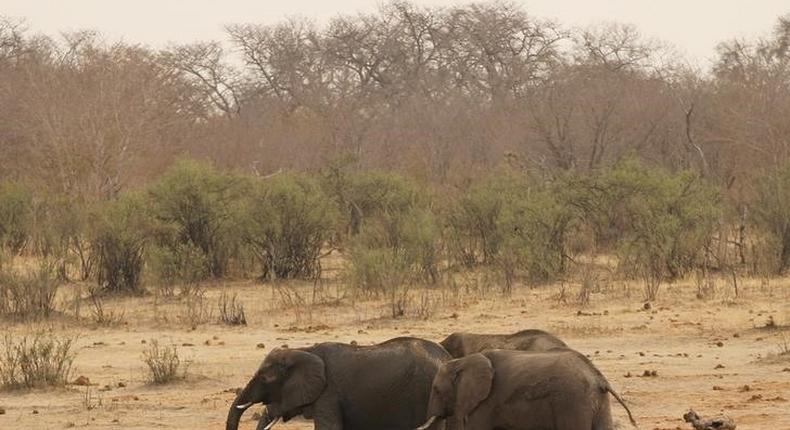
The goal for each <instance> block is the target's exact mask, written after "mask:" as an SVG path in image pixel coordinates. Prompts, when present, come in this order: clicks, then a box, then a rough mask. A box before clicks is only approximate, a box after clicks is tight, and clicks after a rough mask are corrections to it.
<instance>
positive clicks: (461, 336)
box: [441, 329, 568, 358]
mask: <svg viewBox="0 0 790 430" xmlns="http://www.w3.org/2000/svg"><path fill="white" fill-rule="evenodd" d="M441 344H442V346H443V347H444V349H446V350H447V352H449V353H450V355H452V356H453V357H454V358H461V357H465V356H467V355H469V354H474V353H476V352H483V351H485V350H486V349H513V350H519V351H535V352H538V351H548V350H550V349H552V348H565V347H567V346H568V345H566V344H565V342H563V341H562V340H560V339H559V338H558V337H556V336H554V335H552V334H551V333H548V332H545V331H543V330H534V329H530V330H522V331H520V332H517V333H513V334H475V333H460V332H457V333H453V334H451V335H450V336H447V338H446V339H444V340H443V341H441Z"/></svg>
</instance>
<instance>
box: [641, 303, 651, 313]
mask: <svg viewBox="0 0 790 430" xmlns="http://www.w3.org/2000/svg"><path fill="white" fill-rule="evenodd" d="M652 308H653V306H652V305H651V304H650V302H646V303H645V304H644V305H643V306H642V309H644V310H646V311H649V310H650V309H652Z"/></svg>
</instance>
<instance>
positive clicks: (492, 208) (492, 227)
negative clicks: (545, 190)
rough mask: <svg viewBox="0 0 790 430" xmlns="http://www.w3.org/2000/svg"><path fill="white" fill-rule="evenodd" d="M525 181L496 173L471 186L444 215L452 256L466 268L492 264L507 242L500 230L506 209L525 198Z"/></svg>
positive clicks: (512, 175) (510, 175)
mask: <svg viewBox="0 0 790 430" xmlns="http://www.w3.org/2000/svg"><path fill="white" fill-rule="evenodd" d="M526 195H527V189H526V186H525V183H524V178H522V177H519V176H518V175H516V174H514V173H513V172H510V171H504V172H497V173H495V174H491V175H489V176H488V177H487V178H484V179H482V180H480V181H477V182H474V183H472V184H471V185H470V186H469V187H468V188H467V189H466V190H465V191H464V192H463V194H461V195H460V196H459V197H457V198H456V199H453V200H452V201H451V203H450V204H449V205H447V208H446V209H445V211H444V218H445V220H446V223H447V227H448V234H447V244H448V247H449V250H450V256H451V257H452V258H453V260H454V261H455V262H456V263H459V264H461V265H463V266H465V267H467V268H472V267H474V266H476V265H478V264H492V263H493V262H494V260H495V257H496V256H497V254H498V253H499V251H500V248H501V246H502V241H503V239H504V237H503V234H502V231H501V229H500V227H501V226H500V218H501V216H502V210H503V206H505V205H507V204H509V203H510V202H513V201H516V200H520V199H523V198H525V197H526Z"/></svg>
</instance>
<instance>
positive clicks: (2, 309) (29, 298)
mask: <svg viewBox="0 0 790 430" xmlns="http://www.w3.org/2000/svg"><path fill="white" fill-rule="evenodd" d="M60 283H61V281H60V280H59V279H58V276H57V273H56V270H55V266H54V265H53V264H51V263H49V262H47V261H44V262H41V263H40V264H39V266H38V268H37V269H36V270H35V271H34V272H33V273H20V272H17V271H13V270H3V271H0V316H9V317H11V318H14V319H19V320H30V319H36V318H48V317H49V316H50V315H52V314H53V313H54V312H55V311H56V303H55V295H56V293H57V291H58V288H59V287H60Z"/></svg>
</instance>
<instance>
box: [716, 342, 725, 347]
mask: <svg viewBox="0 0 790 430" xmlns="http://www.w3.org/2000/svg"><path fill="white" fill-rule="evenodd" d="M716 346H718V347H719V348H721V347H722V346H724V342H722V341H718V342H716Z"/></svg>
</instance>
